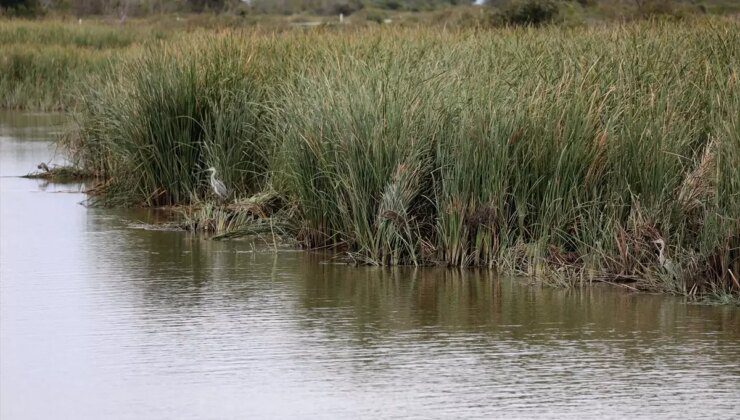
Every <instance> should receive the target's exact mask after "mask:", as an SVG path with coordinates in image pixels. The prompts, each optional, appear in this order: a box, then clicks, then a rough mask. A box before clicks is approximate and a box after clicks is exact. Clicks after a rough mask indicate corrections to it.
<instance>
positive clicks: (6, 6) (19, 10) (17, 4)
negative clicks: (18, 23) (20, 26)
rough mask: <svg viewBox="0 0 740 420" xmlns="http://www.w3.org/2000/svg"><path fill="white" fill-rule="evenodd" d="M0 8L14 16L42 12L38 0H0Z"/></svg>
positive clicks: (33, 14) (32, 14)
mask: <svg viewBox="0 0 740 420" xmlns="http://www.w3.org/2000/svg"><path fill="white" fill-rule="evenodd" d="M0 9H2V10H3V11H4V12H5V13H8V14H10V15H15V16H35V15H37V14H39V13H42V12H43V10H42V8H41V4H40V3H39V1H38V0H0Z"/></svg>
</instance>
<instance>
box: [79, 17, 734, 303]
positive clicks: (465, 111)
mask: <svg viewBox="0 0 740 420" xmlns="http://www.w3.org/2000/svg"><path fill="white" fill-rule="evenodd" d="M130 53H131V56H130V57H127V58H126V59H125V60H120V61H118V62H117V63H116V64H115V65H114V66H113V67H112V71H111V72H110V73H108V72H106V74H104V75H100V76H99V77H97V78H96V79H97V80H95V81H94V82H91V81H90V80H89V79H88V80H87V81H86V84H89V87H88V89H87V90H86V91H84V92H86V93H84V94H82V95H79V98H81V99H82V100H81V101H80V102H79V103H78V106H77V108H76V114H75V115H76V120H77V123H78V129H77V130H76V132H74V133H72V134H71V135H70V136H68V137H67V139H66V142H65V144H66V146H67V148H68V150H69V151H70V152H71V153H72V155H73V158H74V159H75V161H76V162H77V163H78V165H79V166H80V167H81V168H82V169H84V170H85V171H88V172H92V173H95V174H98V175H100V176H103V177H105V178H106V179H107V183H106V185H105V188H104V191H105V193H104V195H102V196H101V197H100V199H101V202H103V203H108V204H146V205H177V204H191V203H200V202H201V201H203V200H206V201H208V200H209V199H210V192H209V190H208V184H207V176H206V174H205V173H204V169H206V168H208V167H209V166H215V167H216V168H217V169H218V171H219V177H220V178H221V179H223V181H224V182H225V183H226V185H227V186H228V187H229V188H230V189H231V190H232V191H233V192H234V197H235V202H236V203H238V202H248V201H249V199H250V197H252V196H254V195H258V194H261V193H264V192H265V191H270V192H271V194H272V193H274V194H277V196H279V197H280V199H279V202H280V203H282V204H281V208H282V209H283V210H280V211H283V214H285V215H286V216H285V217H283V221H284V222H286V223H285V224H286V225H289V226H290V229H285V230H284V232H286V233H289V234H290V235H291V236H294V237H295V238H296V239H298V240H299V241H300V242H301V243H303V244H304V245H305V246H307V247H333V248H335V249H338V250H344V251H347V252H349V253H351V255H352V256H353V257H354V258H355V259H356V260H360V261H363V262H366V263H370V264H378V265H395V264H417V265H421V264H442V265H452V266H461V267H467V266H486V267H491V268H495V269H498V270H500V271H505V272H514V273H526V274H529V275H535V276H540V277H542V278H544V279H548V280H550V281H551V282H553V283H557V284H561V285H576V284H582V283H587V282H590V281H608V282H623V281H630V282H632V283H633V284H632V285H631V286H630V287H635V288H639V289H647V290H659V291H664V292H669V293H676V294H682V295H687V296H692V297H701V296H707V295H709V294H711V295H717V296H720V295H722V296H737V295H738V293H740V290H738V289H739V288H738V287H737V286H736V285H735V284H734V281H733V279H732V276H733V275H734V276H735V277H737V275H738V272H739V271H740V233H738V232H740V89H739V88H738V72H739V71H740V24H738V22H737V20H733V19H724V18H712V19H697V20H690V21H684V22H683V23H676V22H669V21H664V20H661V21H645V22H635V23H630V24H624V25H607V26H600V27H576V28H563V27H546V28H541V29H532V28H505V29H497V30H490V31H488V30H462V31H459V30H454V31H438V30H434V29H419V28H417V29H394V28H364V29H349V30H341V31H340V30H337V29H335V28H331V27H325V28H319V29H317V30H313V31H300V32H288V33H280V34H270V33H260V32H245V31H238V30H237V31H223V32H222V33H220V34H218V35H213V34H206V33H203V32H197V33H194V34H187V35H181V36H178V37H177V39H172V40H167V41H162V42H155V43H151V44H149V45H147V46H144V47H139V48H136V49H132V50H131V51H130ZM233 204H234V203H231V204H229V205H228V206H225V207H218V206H211V207H207V208H206V210H207V211H201V212H199V213H191V214H190V215H189V220H190V223H191V225H192V226H194V227H193V229H194V230H199V229H200V228H199V226H201V227H202V226H205V228H203V229H205V230H210V231H215V232H217V233H221V234H226V235H227V236H234V235H237V234H239V232H242V233H245V234H246V233H250V232H254V231H255V230H260V229H262V230H264V228H265V227H266V226H273V225H272V222H270V223H265V222H259V219H260V217H257V218H255V217H254V216H255V214H254V213H253V212H250V211H249V210H246V211H245V210H244V209H241V208H235V207H234V206H233ZM256 220H257V221H256ZM265 220H272V216H269V215H268V216H267V218H266V219H265ZM240 225H241V226H240ZM201 230H202V229H201ZM658 239H662V240H663V241H665V243H666V244H667V247H666V255H667V258H668V260H669V261H670V263H668V264H664V265H661V264H660V263H659V260H658V251H657V248H656V246H655V244H654V243H653V241H655V240H658Z"/></svg>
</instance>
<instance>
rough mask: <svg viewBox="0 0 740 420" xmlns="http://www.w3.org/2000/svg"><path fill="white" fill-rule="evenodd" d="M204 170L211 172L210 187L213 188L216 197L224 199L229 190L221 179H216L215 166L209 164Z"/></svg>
mask: <svg viewBox="0 0 740 420" xmlns="http://www.w3.org/2000/svg"><path fill="white" fill-rule="evenodd" d="M206 171H207V172H210V173H211V189H212V190H213V193H214V194H216V196H218V198H220V199H222V200H225V199H226V198H227V197H228V196H229V190H228V189H226V185H224V183H223V182H221V180H219V179H216V168H214V167H213V166H211V167H210V168H208V169H206Z"/></svg>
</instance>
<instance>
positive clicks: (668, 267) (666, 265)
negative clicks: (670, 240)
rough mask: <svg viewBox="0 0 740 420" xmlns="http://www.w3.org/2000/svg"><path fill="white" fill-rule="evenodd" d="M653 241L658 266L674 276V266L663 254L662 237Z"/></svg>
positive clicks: (663, 243)
mask: <svg viewBox="0 0 740 420" xmlns="http://www.w3.org/2000/svg"><path fill="white" fill-rule="evenodd" d="M653 243H654V244H655V245H656V246H657V247H658V263H659V264H660V266H661V267H662V268H663V269H664V270H665V271H666V272H667V273H668V274H670V275H671V276H674V277H675V276H676V267H675V266H674V265H673V261H671V260H670V259H669V258H668V257H667V256H666V254H665V241H664V240H663V239H656V240H654V241H653Z"/></svg>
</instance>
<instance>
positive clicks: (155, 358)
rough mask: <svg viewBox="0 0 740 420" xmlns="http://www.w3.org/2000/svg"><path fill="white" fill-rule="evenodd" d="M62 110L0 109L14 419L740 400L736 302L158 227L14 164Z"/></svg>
mask: <svg viewBox="0 0 740 420" xmlns="http://www.w3.org/2000/svg"><path fill="white" fill-rule="evenodd" d="M59 121H61V120H60V119H59V118H53V117H50V116H38V115H37V116H29V115H20V114H8V113H5V114H0V175H2V177H1V178H0V186H1V192H0V238H1V240H2V242H1V243H0V256H1V258H0V266H1V268H0V270H1V271H0V308H1V311H2V312H1V314H0V338H1V340H0V341H1V343H0V344H1V346H0V396H1V399H0V417H1V418H2V419H3V420H10V419H49V418H55V419H85V418H93V419H102V418H105V419H118V418H126V419H128V418H130V419H145V418H146V419H149V418H153V419H165V418H177V419H188V418H198V419H224V418H266V417H269V418H295V417H299V418H377V417H382V418H385V417H419V418H459V417H464V418H476V417H480V418H491V417H568V416H573V415H577V416H580V417H651V418H652V417H665V418H675V417H711V418H732V417H737V416H738V413H740V310H738V308H731V307H718V308H714V307H701V306H694V305H685V304H683V303H682V302H681V300H679V299H675V298H670V297H663V296H650V295H633V294H629V293H626V292H623V291H619V290H612V289H608V288H592V289H588V290H584V291H565V290H554V289H548V288H542V287H539V286H536V285H532V284H528V283H527V282H526V281H522V280H515V279H496V278H494V277H492V276H490V275H488V274H486V273H483V272H478V273H476V272H473V271H469V272H465V273H460V272H456V271H447V270H441V269H428V270H413V269H395V270H388V269H385V270H382V269H374V268H352V267H346V266H341V265H333V264H326V263H324V262H322V260H323V259H324V258H322V257H320V256H316V255H311V254H307V253H300V252H292V251H289V250H288V251H281V252H279V253H278V254H275V253H273V252H272V251H270V250H269V249H265V248H264V247H261V246H258V245H255V244H253V243H250V242H214V241H208V240H203V239H200V238H198V237H193V236H190V235H188V234H185V233H180V232H163V231H151V230H143V229H140V228H137V227H136V224H137V222H140V221H142V220H147V217H149V216H150V215H147V214H146V213H143V212H138V213H137V212H124V211H112V210H104V209H91V208H86V207H83V206H81V205H79V204H78V203H79V202H80V201H82V200H83V199H84V195H83V194H82V193H81V189H82V186H80V185H53V184H52V185H49V184H46V183H44V182H41V181H36V180H28V179H21V178H17V177H15V176H17V175H22V174H25V173H27V172H29V171H31V170H33V169H34V168H35V167H36V164H38V163H39V162H41V161H46V160H49V159H50V158H51V157H52V156H53V155H54V149H53V148H52V147H51V146H50V143H48V141H47V139H48V138H50V136H51V133H53V132H54V131H56V130H59V129H60V127H59V125H58V123H59Z"/></svg>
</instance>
